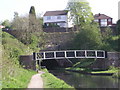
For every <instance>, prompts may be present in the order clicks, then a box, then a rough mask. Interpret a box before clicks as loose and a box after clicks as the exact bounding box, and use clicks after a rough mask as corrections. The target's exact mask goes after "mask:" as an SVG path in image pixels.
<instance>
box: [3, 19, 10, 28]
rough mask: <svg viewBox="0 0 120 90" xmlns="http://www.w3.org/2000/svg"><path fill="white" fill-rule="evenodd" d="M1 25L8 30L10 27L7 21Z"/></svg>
mask: <svg viewBox="0 0 120 90" xmlns="http://www.w3.org/2000/svg"><path fill="white" fill-rule="evenodd" d="M2 25H3V26H5V28H10V27H11V23H10V21H9V20H5V21H3V22H2Z"/></svg>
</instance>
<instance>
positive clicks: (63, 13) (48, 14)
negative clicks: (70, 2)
mask: <svg viewBox="0 0 120 90" xmlns="http://www.w3.org/2000/svg"><path fill="white" fill-rule="evenodd" d="M67 13H68V10H57V11H47V12H46V13H45V14H44V16H57V15H67Z"/></svg>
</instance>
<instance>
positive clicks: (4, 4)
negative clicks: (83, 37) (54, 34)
mask: <svg viewBox="0 0 120 90" xmlns="http://www.w3.org/2000/svg"><path fill="white" fill-rule="evenodd" d="M87 1H88V2H89V3H90V7H91V8H92V12H93V14H97V13H101V14H106V15H108V16H110V17H112V18H113V21H114V23H115V22H116V21H117V20H118V1H120V0H87ZM67 2H68V0H0V11H1V13H0V21H3V20H5V19H8V20H12V19H13V17H14V12H18V14H19V15H20V16H22V15H26V14H28V13H29V10H30V7H31V6H34V7H35V10H36V13H37V15H40V14H43V13H44V12H45V11H51V10H63V9H65V8H66V5H67Z"/></svg>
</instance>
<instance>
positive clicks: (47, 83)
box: [42, 69, 74, 90]
mask: <svg viewBox="0 0 120 90" xmlns="http://www.w3.org/2000/svg"><path fill="white" fill-rule="evenodd" d="M43 71H44V72H45V73H44V74H42V78H43V80H44V88H51V89H52V88H61V89H63V88H71V89H72V90H74V88H73V87H72V86H70V85H68V84H66V83H65V82H64V81H63V80H60V79H58V78H56V77H55V76H54V75H52V74H51V73H49V72H48V71H47V69H44V70H43Z"/></svg>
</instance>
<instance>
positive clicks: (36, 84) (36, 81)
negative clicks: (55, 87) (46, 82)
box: [28, 71, 44, 90]
mask: <svg viewBox="0 0 120 90" xmlns="http://www.w3.org/2000/svg"><path fill="white" fill-rule="evenodd" d="M43 73H44V72H42V71H39V72H38V74H35V75H33V76H32V78H31V80H30V83H29V84H28V88H41V89H42V88H43V80H42V78H41V74H43ZM41 89H40V90H41ZM28 90H29V89H28Z"/></svg>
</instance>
